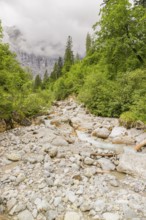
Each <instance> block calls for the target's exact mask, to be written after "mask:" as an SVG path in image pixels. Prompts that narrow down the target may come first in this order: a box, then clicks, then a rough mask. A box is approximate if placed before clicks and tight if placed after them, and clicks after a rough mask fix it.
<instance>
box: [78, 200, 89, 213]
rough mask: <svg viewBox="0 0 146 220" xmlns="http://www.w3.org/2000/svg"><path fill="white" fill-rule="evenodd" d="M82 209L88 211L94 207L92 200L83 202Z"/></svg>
mask: <svg viewBox="0 0 146 220" xmlns="http://www.w3.org/2000/svg"><path fill="white" fill-rule="evenodd" d="M80 209H81V211H82V212H87V211H90V210H91V209H92V205H91V201H85V202H83V203H82V204H81V206H80Z"/></svg>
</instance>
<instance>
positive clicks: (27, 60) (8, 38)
mask: <svg viewBox="0 0 146 220" xmlns="http://www.w3.org/2000/svg"><path fill="white" fill-rule="evenodd" d="M4 42H6V43H8V44H9V45H10V49H11V51H13V52H15V53H16V55H17V59H18V61H19V62H20V63H21V65H22V66H23V67H25V68H26V69H27V70H29V71H31V72H32V74H33V76H34V77H35V76H36V75H37V74H39V75H40V76H43V75H44V73H45V71H46V70H47V72H48V74H50V72H51V70H52V68H53V65H54V63H55V61H56V58H55V57H48V56H47V55H46V54H45V53H43V50H40V51H41V52H40V51H35V50H34V48H33V47H32V46H31V45H29V42H28V41H27V39H26V38H25V36H24V35H23V33H22V32H21V31H20V30H19V29H18V28H17V27H15V26H13V27H4ZM40 47H41V43H40Z"/></svg>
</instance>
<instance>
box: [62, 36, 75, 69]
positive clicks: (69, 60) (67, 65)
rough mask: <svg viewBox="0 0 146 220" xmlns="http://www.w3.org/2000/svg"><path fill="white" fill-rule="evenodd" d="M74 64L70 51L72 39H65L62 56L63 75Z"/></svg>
mask: <svg viewBox="0 0 146 220" xmlns="http://www.w3.org/2000/svg"><path fill="white" fill-rule="evenodd" d="M73 64H74V55H73V51H72V38H71V36H69V37H68V39H67V44H66V50H65V55H64V66H63V73H66V72H69V70H70V68H71V66H72V65H73Z"/></svg>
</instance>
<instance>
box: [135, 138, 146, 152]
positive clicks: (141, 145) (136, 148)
mask: <svg viewBox="0 0 146 220" xmlns="http://www.w3.org/2000/svg"><path fill="white" fill-rule="evenodd" d="M145 145H146V140H144V141H142V142H141V143H140V144H137V145H136V146H135V147H134V149H135V150H136V151H140V150H141V148H142V147H144V146H145Z"/></svg>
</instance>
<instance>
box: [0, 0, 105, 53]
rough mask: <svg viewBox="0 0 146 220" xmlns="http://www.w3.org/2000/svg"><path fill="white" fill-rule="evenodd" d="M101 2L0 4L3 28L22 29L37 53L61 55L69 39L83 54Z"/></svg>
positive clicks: (0, 0)
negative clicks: (40, 51)
mask: <svg viewBox="0 0 146 220" xmlns="http://www.w3.org/2000/svg"><path fill="white" fill-rule="evenodd" d="M101 2H102V0H0V19H1V20H2V23H3V25H5V26H13V25H16V26H17V27H19V28H20V29H21V30H22V31H23V33H24V35H25V37H26V39H27V41H28V43H29V44H31V46H32V47H33V49H34V50H35V49H36V51H39V50H42V49H43V50H44V52H46V53H47V54H48V55H49V56H51V55H55V54H61V53H62V51H63V50H64V47H65V45H66V40H67V36H68V35H71V36H72V39H73V45H74V50H75V51H76V52H77V51H78V52H79V53H80V54H83V52H84V51H85V39H86V34H87V32H91V31H92V25H93V24H94V23H95V22H96V21H97V20H98V14H99V9H100V4H101Z"/></svg>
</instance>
